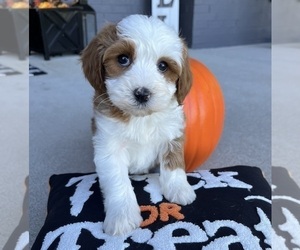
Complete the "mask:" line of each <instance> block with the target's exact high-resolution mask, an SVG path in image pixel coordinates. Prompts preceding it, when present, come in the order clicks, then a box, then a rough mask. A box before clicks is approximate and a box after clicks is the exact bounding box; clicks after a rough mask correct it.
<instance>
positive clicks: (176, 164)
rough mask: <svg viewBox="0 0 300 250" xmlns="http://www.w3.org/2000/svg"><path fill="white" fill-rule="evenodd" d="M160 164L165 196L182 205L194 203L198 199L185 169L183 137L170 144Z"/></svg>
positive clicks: (161, 181)
mask: <svg viewBox="0 0 300 250" xmlns="http://www.w3.org/2000/svg"><path fill="white" fill-rule="evenodd" d="M160 166H161V168H160V185H161V188H162V192H163V195H164V196H165V198H166V199H167V200H169V201H171V202H175V203H178V204H181V205H187V204H190V203H192V202H193V201H194V200H195V199H196V194H195V191H194V190H193V188H192V187H191V185H190V184H189V183H188V181H187V176H186V173H185V170H184V167H185V164H184V156H183V139H182V138H178V139H175V140H173V141H172V142H170V143H169V144H168V147H167V151H166V152H165V153H164V155H163V156H162V161H161V164H160Z"/></svg>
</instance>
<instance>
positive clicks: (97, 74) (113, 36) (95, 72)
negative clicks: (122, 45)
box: [81, 24, 130, 122]
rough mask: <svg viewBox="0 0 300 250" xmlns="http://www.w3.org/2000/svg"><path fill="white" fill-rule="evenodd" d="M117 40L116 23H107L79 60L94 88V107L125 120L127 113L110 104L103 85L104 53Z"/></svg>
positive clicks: (105, 71)
mask: <svg viewBox="0 0 300 250" xmlns="http://www.w3.org/2000/svg"><path fill="white" fill-rule="evenodd" d="M118 41H119V37H118V35H117V29H116V25H114V24H109V25H107V26H106V27H104V28H103V29H102V31H101V32H100V33H98V34H97V35H96V36H95V37H94V39H93V40H92V41H91V42H90V43H89V45H88V46H87V47H86V48H85V49H84V50H83V52H82V54H81V61H82V69H83V72H84V74H85V77H86V78H87V79H88V81H89V82H90V84H91V85H92V86H93V88H94V89H95V96H94V109H96V110H97V111H98V112H100V113H102V114H104V115H106V116H109V117H113V118H116V119H119V120H121V121H123V122H127V121H128V120H129V118H130V117H129V115H126V114H124V112H123V111H122V110H120V109H119V108H117V107H115V106H114V105H113V104H112V102H111V101H110V99H109V97H108V95H107V90H106V86H105V79H106V78H107V70H106V68H105V64H104V63H103V58H104V54H105V52H106V51H107V50H108V49H109V48H110V47H111V46H113V45H114V44H116V43H117V42H118Z"/></svg>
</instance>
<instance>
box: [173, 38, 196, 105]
mask: <svg viewBox="0 0 300 250" xmlns="http://www.w3.org/2000/svg"><path fill="white" fill-rule="evenodd" d="M182 43H183V51H182V72H181V75H180V76H179V79H178V81H177V92H176V95H177V101H178V103H179V105H181V104H182V103H183V100H184V98H185V97H186V95H187V94H188V93H189V91H190V89H191V87H192V73H191V70H190V63H189V57H188V49H187V46H186V45H185V43H184V41H182Z"/></svg>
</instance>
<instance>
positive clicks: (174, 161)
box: [164, 137, 185, 170]
mask: <svg viewBox="0 0 300 250" xmlns="http://www.w3.org/2000/svg"><path fill="white" fill-rule="evenodd" d="M183 143H184V139H183V137H180V138H177V139H174V140H173V141H171V142H170V143H169V145H168V151H167V152H166V153H165V155H164V162H165V167H166V168H168V169H170V170H174V169H177V168H183V169H185V163H184V155H183V150H184V149H183Z"/></svg>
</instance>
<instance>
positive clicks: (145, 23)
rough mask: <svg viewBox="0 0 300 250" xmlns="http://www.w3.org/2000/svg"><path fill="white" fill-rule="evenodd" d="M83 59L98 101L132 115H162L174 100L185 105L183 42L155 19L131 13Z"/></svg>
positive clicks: (102, 34)
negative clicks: (160, 113)
mask: <svg viewBox="0 0 300 250" xmlns="http://www.w3.org/2000/svg"><path fill="white" fill-rule="evenodd" d="M81 59H82V68H83V72H84V74H85V76H86V78H87V79H88V81H89V82H90V83H91V85H92V86H93V87H94V89H95V91H96V99H97V96H98V97H99V98H100V99H102V100H103V102H106V104H107V103H108V102H109V103H110V107H111V108H112V109H115V110H119V111H120V112H122V113H124V114H127V115H134V116H144V115H148V114H151V113H153V112H158V111H162V110H164V109H166V108H167V107H168V106H169V105H170V104H171V103H172V102H178V104H179V105H180V104H182V102H183V100H184V98H185V96H186V95H187V93H188V92H189V90H190V87H191V73H190V69H189V62H188V54H187V48H186V46H185V44H184V42H183V40H182V39H180V38H179V37H178V35H177V34H176V32H175V31H173V30H172V29H171V28H169V27H168V26H167V25H166V24H164V23H163V22H162V21H160V20H159V19H156V18H153V17H147V16H142V15H132V16H129V17H127V18H125V19H123V20H122V21H121V22H119V23H118V24H117V25H112V24H110V25H108V26H106V27H105V28H104V29H103V30H102V31H101V32H100V33H99V34H98V35H97V36H96V37H95V38H94V39H93V40H92V41H91V42H90V44H89V45H88V46H87V47H86V48H85V49H84V51H83V53H82V57H81Z"/></svg>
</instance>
